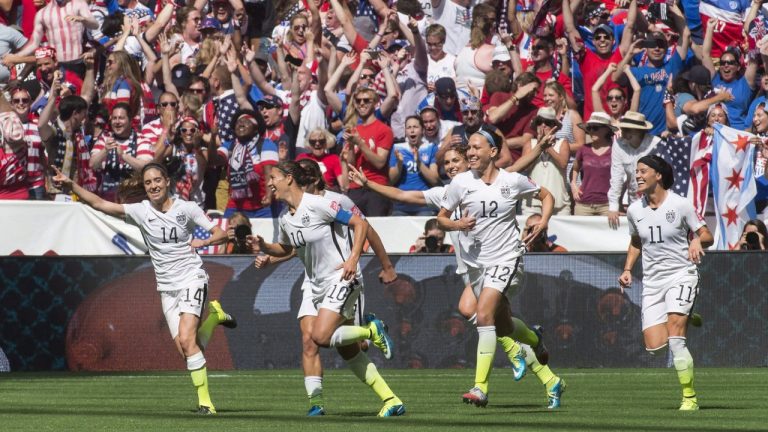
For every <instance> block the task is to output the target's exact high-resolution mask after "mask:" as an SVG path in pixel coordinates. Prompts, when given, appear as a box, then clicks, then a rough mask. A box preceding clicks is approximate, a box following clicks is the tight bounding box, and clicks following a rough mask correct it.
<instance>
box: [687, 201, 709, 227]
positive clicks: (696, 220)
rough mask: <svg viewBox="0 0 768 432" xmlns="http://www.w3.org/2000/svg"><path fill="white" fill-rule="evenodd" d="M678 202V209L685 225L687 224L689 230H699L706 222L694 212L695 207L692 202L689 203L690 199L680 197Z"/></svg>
mask: <svg viewBox="0 0 768 432" xmlns="http://www.w3.org/2000/svg"><path fill="white" fill-rule="evenodd" d="M680 203H681V204H682V205H681V207H682V208H681V209H680V212H681V213H682V215H681V216H682V218H683V221H684V222H685V225H686V226H688V228H690V229H691V231H693V232H696V231H698V230H699V228H701V227H703V226H706V225H707V222H706V221H705V220H704V218H702V217H701V216H700V215H699V214H698V213H696V209H694V208H693V204H691V202H690V201H688V200H685V199H681V200H680Z"/></svg>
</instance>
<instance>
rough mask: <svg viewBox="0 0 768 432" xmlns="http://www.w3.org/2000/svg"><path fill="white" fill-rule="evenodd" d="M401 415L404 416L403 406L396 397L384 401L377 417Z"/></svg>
mask: <svg viewBox="0 0 768 432" xmlns="http://www.w3.org/2000/svg"><path fill="white" fill-rule="evenodd" d="M402 415H405V405H403V401H401V400H400V399H398V398H397V397H394V398H392V399H390V400H388V401H386V402H385V403H384V406H383V407H382V408H381V411H379V417H398V416H402Z"/></svg>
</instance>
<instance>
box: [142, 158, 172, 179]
mask: <svg viewBox="0 0 768 432" xmlns="http://www.w3.org/2000/svg"><path fill="white" fill-rule="evenodd" d="M151 169H156V170H158V171H160V174H162V175H163V177H165V178H170V177H169V176H168V169H167V168H166V167H165V165H163V164H161V163H157V162H150V163H148V164H146V165H144V166H143V167H142V168H141V179H142V181H143V179H144V174H146V172H147V171H149V170H151Z"/></svg>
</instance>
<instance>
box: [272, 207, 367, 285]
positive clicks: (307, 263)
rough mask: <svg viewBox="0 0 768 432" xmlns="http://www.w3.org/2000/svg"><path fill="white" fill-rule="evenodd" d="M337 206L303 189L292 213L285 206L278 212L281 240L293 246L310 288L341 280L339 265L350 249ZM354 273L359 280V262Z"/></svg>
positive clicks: (347, 255)
mask: <svg viewBox="0 0 768 432" xmlns="http://www.w3.org/2000/svg"><path fill="white" fill-rule="evenodd" d="M339 210H341V205H340V204H339V203H338V202H336V201H332V200H329V199H327V198H325V197H321V196H318V195H312V194H308V193H305V194H304V195H303V196H302V198H301V203H300V204H299V206H298V208H296V212H295V213H294V214H291V213H290V212H289V211H288V210H287V209H286V210H285V211H284V212H283V214H282V215H281V216H280V221H279V224H280V240H279V241H280V244H284V245H290V246H293V248H294V249H295V250H296V255H297V256H298V257H299V259H301V261H302V262H303V263H304V268H305V271H306V276H307V277H308V278H309V281H310V282H311V284H312V286H313V290H314V289H323V290H324V289H328V288H330V287H331V286H333V284H334V283H336V282H338V281H339V280H341V274H342V270H341V269H339V267H340V266H341V265H342V264H343V263H344V261H346V260H347V258H349V255H350V253H351V249H350V246H349V242H348V241H347V237H346V231H347V229H346V226H344V224H342V223H341V222H338V221H337V220H336V215H337V214H338V213H339ZM357 277H358V278H360V280H362V273H361V272H360V266H359V265H358V268H357Z"/></svg>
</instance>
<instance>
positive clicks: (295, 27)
mask: <svg viewBox="0 0 768 432" xmlns="http://www.w3.org/2000/svg"><path fill="white" fill-rule="evenodd" d="M293 29H294V30H296V31H299V30H306V29H307V26H305V25H299V26H294V27H293Z"/></svg>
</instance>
